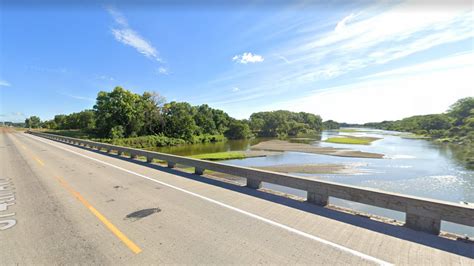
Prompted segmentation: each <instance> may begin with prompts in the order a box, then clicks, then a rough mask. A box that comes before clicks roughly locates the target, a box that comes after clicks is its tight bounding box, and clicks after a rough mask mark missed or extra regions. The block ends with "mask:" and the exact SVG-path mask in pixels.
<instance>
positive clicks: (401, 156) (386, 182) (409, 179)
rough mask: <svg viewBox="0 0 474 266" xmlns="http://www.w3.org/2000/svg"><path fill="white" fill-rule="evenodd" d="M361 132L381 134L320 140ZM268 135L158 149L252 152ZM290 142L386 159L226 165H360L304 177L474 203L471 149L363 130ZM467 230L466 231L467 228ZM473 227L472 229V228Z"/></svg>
mask: <svg viewBox="0 0 474 266" xmlns="http://www.w3.org/2000/svg"><path fill="white" fill-rule="evenodd" d="M347 134H348V135H357V136H372V137H378V138H381V139H380V140H377V141H375V142H373V143H372V144H371V145H349V144H335V143H326V142H323V141H319V140H325V139H326V138H328V137H330V136H334V135H347ZM265 140H268V139H253V140H233V141H228V142H225V143H208V144H197V145H184V146H178V147H167V148H160V149H157V150H158V151H160V152H167V153H173V154H178V155H194V154H201V153H212V152H223V151H235V150H248V149H249V148H250V146H251V145H255V144H257V143H259V142H261V141H265ZM290 141H295V142H304V143H309V144H311V145H317V146H330V147H339V148H348V149H356V150H361V151H365V152H374V153H382V154H385V155H386V159H367V158H349V157H335V156H327V155H319V154H308V153H298V152H285V153H283V154H280V155H276V156H268V157H260V158H248V159H244V160H229V161H225V163H229V164H234V165H241V166H271V165H279V164H317V163H324V164H326V163H329V164H334V163H335V164H351V165H358V167H359V169H361V170H363V171H360V173H359V174H357V175H347V174H346V175H343V174H324V175H304V174H299V173H292V174H295V175H301V176H311V177H314V178H320V179H324V180H329V181H334V182H339V183H343V184H349V185H356V186H362V187H370V188H377V189H381V190H385V191H391V192H397V193H403V194H408V195H415V196H422V197H427V198H432V199H440V200H446V201H451V202H456V203H459V202H460V201H467V202H474V171H473V170H472V169H469V168H467V167H466V164H465V161H466V157H468V156H471V157H472V154H471V155H470V153H472V152H473V150H472V147H468V146H459V145H448V144H437V143H434V142H431V141H428V140H421V139H404V138H402V137H400V135H399V133H398V132H390V131H381V130H365V131H364V132H356V133H354V132H350V133H344V132H339V131H323V132H322V134H321V135H320V136H317V137H316V138H313V139H302V138H299V139H290ZM264 186H266V187H268V188H272V189H276V190H279V191H282V192H285V193H292V194H296V195H299V196H302V197H305V196H306V192H304V191H296V190H290V189H288V188H284V187H278V186H275V185H272V184H265V185H264ZM330 201H331V202H332V203H335V204H338V205H341V206H344V207H350V208H354V209H357V210H360V211H365V212H369V213H374V214H378V215H382V216H386V217H390V218H394V219H400V220H403V219H404V215H403V214H400V213H398V212H393V211H388V210H383V209H380V208H375V207H371V206H367V205H363V204H356V203H351V202H348V201H343V200H339V199H334V198H331V199H330ZM443 228H444V229H446V230H449V231H453V232H458V233H462V234H468V235H471V236H474V232H472V228H471V229H469V228H467V227H462V226H457V225H455V224H448V223H443ZM466 228H467V229H466ZM469 230H471V231H470V232H469Z"/></svg>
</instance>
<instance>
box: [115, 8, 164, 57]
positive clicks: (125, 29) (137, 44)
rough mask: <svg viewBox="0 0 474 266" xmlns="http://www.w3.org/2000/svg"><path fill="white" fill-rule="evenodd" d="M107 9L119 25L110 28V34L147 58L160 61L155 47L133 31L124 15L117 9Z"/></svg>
mask: <svg viewBox="0 0 474 266" xmlns="http://www.w3.org/2000/svg"><path fill="white" fill-rule="evenodd" d="M107 11H108V12H109V14H110V15H111V16H112V17H113V18H114V20H115V22H116V23H117V24H118V26H119V27H117V28H113V29H112V34H113V35H114V37H115V39H116V40H117V41H119V42H121V43H123V44H125V45H129V46H131V47H133V48H135V49H136V50H137V51H138V52H139V53H141V54H143V55H145V56H146V57H148V58H152V59H155V60H157V61H158V62H162V59H161V58H160V57H159V56H158V52H157V50H156V49H155V47H153V45H152V44H151V43H150V42H149V41H147V40H145V39H144V38H143V37H142V36H141V35H140V34H139V33H138V32H136V31H134V30H133V29H132V28H131V27H130V26H129V25H128V22H127V20H126V19H125V17H124V16H123V15H122V14H121V13H120V12H119V11H118V10H117V9H115V8H113V7H108V8H107Z"/></svg>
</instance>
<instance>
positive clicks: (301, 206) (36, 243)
mask: <svg viewBox="0 0 474 266" xmlns="http://www.w3.org/2000/svg"><path fill="white" fill-rule="evenodd" d="M0 161H1V171H0V264H2V265H3V264H71V263H74V264H165V263H166V264H171V263H172V264H326V265H328V264H331V265H332V264H357V265H365V264H370V265H373V264H376V265H377V264H379V265H380V264H384V265H389V264H438V265H450V264H453V265H454V264H456V265H457V264H462V265H473V260H472V257H473V256H474V248H473V247H474V246H473V245H472V244H466V243H463V242H461V241H453V240H448V239H443V238H440V237H437V236H432V235H429V234H425V233H421V232H416V231H413V230H410V229H407V228H403V227H395V226H392V225H388V224H382V223H380V222H375V221H372V220H368V219H366V218H363V217H357V216H354V215H350V214H344V213H338V212H337V213H336V212H335V211H331V210H329V209H327V208H322V207H318V206H316V205H312V204H309V203H306V202H299V201H295V200H291V199H286V198H282V197H280V196H277V195H271V194H268V193H265V192H262V191H258V190H253V189H250V188H247V187H242V186H236V185H233V184H229V183H225V182H222V181H219V180H215V179H210V178H208V177H205V176H204V177H202V176H197V175H194V174H188V173H184V172H180V171H179V170H174V169H168V168H165V167H161V166H159V165H156V164H147V163H145V162H138V161H137V160H132V159H130V158H125V157H119V156H117V155H109V154H104V153H101V152H98V151H91V150H87V149H83V148H80V147H75V146H72V145H67V144H64V143H58V142H54V141H51V140H47V139H44V138H40V137H36V136H32V135H29V134H25V133H22V132H17V131H14V130H11V129H5V128H2V129H1V134H0Z"/></svg>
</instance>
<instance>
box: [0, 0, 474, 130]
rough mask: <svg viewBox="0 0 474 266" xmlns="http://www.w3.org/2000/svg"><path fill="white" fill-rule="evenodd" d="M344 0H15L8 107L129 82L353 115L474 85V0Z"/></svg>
mask: <svg viewBox="0 0 474 266" xmlns="http://www.w3.org/2000/svg"><path fill="white" fill-rule="evenodd" d="M340 2H341V1H339V3H337V2H334V4H321V3H314V2H311V1H298V2H297V1H294V2H291V4H281V3H280V4H274V5H263V4H252V2H251V1H245V2H241V3H239V4H230V5H226V6H218V5H210V4H209V5H207V4H206V2H203V3H202V4H201V5H185V4H182V5H152V4H145V5H131V4H127V3H125V2H124V1H122V2H119V3H118V4H115V5H111V4H106V3H100V4H90V5H87V6H79V5H72V6H66V5H61V6H54V5H53V4H50V5H45V6H38V5H33V6H30V7H28V6H27V5H12V4H5V3H3V6H2V8H1V11H0V12H1V13H0V23H1V24H0V27H1V28H0V30H1V35H0V60H1V66H0V97H1V99H0V100H1V107H0V113H1V114H0V115H1V116H0V121H1V120H6V121H23V120H24V119H25V117H27V116H30V115H39V116H40V117H41V118H42V119H50V118H52V117H53V116H54V115H55V114H60V113H71V112H76V111H80V110H83V109H86V108H92V106H93V104H94V99H95V97H96V95H97V92H98V91H100V90H106V91H110V90H112V89H113V88H114V87H115V86H122V87H124V88H126V89H129V90H132V91H134V92H136V93H142V92H144V91H156V92H159V93H160V94H161V95H163V96H165V97H166V99H167V100H168V101H172V100H175V101H187V102H190V103H192V104H202V103H207V104H209V105H210V106H212V107H215V108H220V109H223V110H224V111H226V112H228V113H229V114H230V115H231V116H234V117H236V118H248V116H249V115H250V114H251V113H252V112H257V111H268V110H277V109H288V110H292V111H306V112H312V113H316V114H320V115H321V116H322V117H323V119H325V120H326V119H335V120H337V121H341V122H342V121H344V122H368V121H381V120H384V119H399V118H403V117H406V116H410V115H415V114H428V113H438V112H443V111H444V110H446V108H447V107H448V106H449V105H450V104H451V103H453V102H454V101H455V100H457V99H459V98H461V97H466V96H474V88H473V87H472V84H474V78H473V75H472V73H474V29H473V26H472V25H474V21H473V20H474V19H473V18H474V13H473V7H472V5H471V2H470V1H454V2H450V4H449V5H448V4H443V3H442V2H443V1H440V2H438V3H437V4H430V5H428V4H426V3H424V2H421V3H416V2H414V1H409V2H403V1H402V2H390V3H387V2H385V3H379V2H369V1H363V2H360V3H356V2H351V3H345V4H342V3H340ZM425 2H426V1H425Z"/></svg>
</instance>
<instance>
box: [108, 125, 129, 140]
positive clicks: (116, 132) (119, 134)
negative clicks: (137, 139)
mask: <svg viewBox="0 0 474 266" xmlns="http://www.w3.org/2000/svg"><path fill="white" fill-rule="evenodd" d="M124 135H125V129H124V128H123V126H114V127H112V128H111V129H110V133H109V137H110V138H113V139H119V138H123V137H124Z"/></svg>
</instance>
